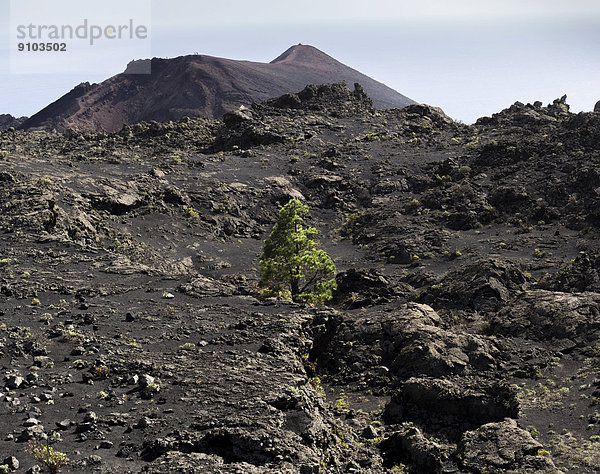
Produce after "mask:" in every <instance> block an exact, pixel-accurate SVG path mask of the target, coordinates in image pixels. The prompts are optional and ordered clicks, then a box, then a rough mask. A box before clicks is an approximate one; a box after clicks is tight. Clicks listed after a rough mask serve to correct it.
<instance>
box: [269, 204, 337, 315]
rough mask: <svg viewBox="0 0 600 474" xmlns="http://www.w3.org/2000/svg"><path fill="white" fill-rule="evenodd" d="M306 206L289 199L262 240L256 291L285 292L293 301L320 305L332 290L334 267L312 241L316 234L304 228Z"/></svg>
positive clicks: (315, 231)
mask: <svg viewBox="0 0 600 474" xmlns="http://www.w3.org/2000/svg"><path fill="white" fill-rule="evenodd" d="M307 213H308V206H306V205H305V204H302V203H301V202H300V201H299V200H298V199H291V200H290V201H289V202H288V203H287V204H286V205H285V206H283V207H282V208H281V210H280V211H279V219H278V221H277V223H276V224H275V226H274V227H273V231H272V232H271V235H270V236H269V238H268V239H267V240H266V242H265V245H264V247H263V252H262V255H261V258H260V268H261V279H260V282H259V287H260V288H266V289H267V290H268V292H269V293H272V294H276V293H279V292H286V291H289V293H290V294H291V297H292V300H293V301H296V302H309V303H321V304H322V303H324V302H325V301H327V300H329V299H331V292H332V291H333V290H334V289H335V288H336V283H335V273H336V269H335V264H334V263H333V260H331V257H330V256H329V255H327V253H326V252H325V251H324V250H320V249H317V245H318V243H317V242H316V241H315V240H314V237H315V236H316V235H317V233H318V231H317V229H315V228H314V227H305V226H304V221H303V219H302V218H303V216H305V215H306V214H307Z"/></svg>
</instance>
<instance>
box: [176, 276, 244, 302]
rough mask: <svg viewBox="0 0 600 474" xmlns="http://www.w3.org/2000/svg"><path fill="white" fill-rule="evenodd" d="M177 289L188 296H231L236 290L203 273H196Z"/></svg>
mask: <svg viewBox="0 0 600 474" xmlns="http://www.w3.org/2000/svg"><path fill="white" fill-rule="evenodd" d="M178 289H179V291H181V292H182V293H185V294H186V295H188V296H195V297H196V298H201V297H204V296H231V295H233V294H234V293H235V291H236V288H235V286H233V285H231V284H229V283H224V282H221V281H218V280H215V279H213V278H209V277H207V276H204V275H197V276H196V277H194V278H192V280H190V281H189V282H188V283H186V284H183V285H181V286H180V287H179V288H178Z"/></svg>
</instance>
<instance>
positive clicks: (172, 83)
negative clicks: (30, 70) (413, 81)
mask: <svg viewBox="0 0 600 474" xmlns="http://www.w3.org/2000/svg"><path fill="white" fill-rule="evenodd" d="M135 66H136V64H135V63H134V64H130V66H129V68H133V67H135ZM127 72H128V71H125V73H123V74H118V75H117V76H114V77H112V78H110V79H107V80H106V81H104V82H102V83H100V84H94V85H89V84H83V85H80V86H78V87H76V88H75V89H73V90H72V91H71V92H69V93H68V94H66V95H65V96H63V97H61V98H60V99H58V100H57V101H56V102H54V103H52V104H50V105H49V106H48V107H46V108H44V109H42V110H41V111H40V112H38V113H37V114H35V115H34V116H32V117H31V118H30V119H29V120H27V121H26V122H25V123H24V124H23V125H22V128H23V129H39V128H42V129H46V130H52V129H57V130H65V129H66V128H73V129H95V130H104V131H117V130H119V129H120V128H121V127H122V126H123V124H126V123H128V124H131V123H137V122H141V121H151V120H156V121H159V122H165V121H168V120H178V119H180V118H182V117H184V116H188V117H206V118H215V117H220V116H221V115H223V114H224V113H225V112H227V111H229V110H233V109H235V108H237V107H238V106H240V105H250V104H251V103H253V102H260V101H263V100H265V99H269V98H272V97H277V96H279V95H282V94H285V93H290V92H298V91H300V90H301V89H302V88H304V87H305V86H306V85H307V84H325V83H332V82H341V81H346V82H348V83H349V84H354V83H355V82H359V83H360V84H361V85H362V86H363V87H364V89H365V91H366V92H367V93H368V94H369V95H370V97H371V98H372V99H373V102H374V104H375V106H376V107H378V108H382V109H384V108H401V107H404V106H406V105H409V104H413V103H414V101H412V100H411V99H409V98H407V97H405V96H403V95H402V94H399V93H398V92H396V91H394V90H393V89H390V88H389V87H387V86H385V85H384V84H381V83H380V82H377V81H375V80H373V79H371V78H370V77H367V76H365V75H364V74H361V73H360V72H358V71H356V70H354V69H352V68H350V67H348V66H345V65H344V64H342V63H340V62H339V61H336V60H335V59H333V58H332V57H330V56H328V55H326V54H325V53H323V52H322V51H319V50H318V49H316V48H314V47H312V46H303V45H297V46H293V47H291V48H290V49H288V50H287V51H286V52H285V53H283V54H282V55H281V56H279V57H278V58H277V59H275V60H274V61H272V62H271V63H269V64H264V63H257V62H250V61H236V60H231V59H223V58H215V57H211V56H202V55H196V56H182V57H178V58H174V59H157V58H155V59H152V74H151V75H136V74H127Z"/></svg>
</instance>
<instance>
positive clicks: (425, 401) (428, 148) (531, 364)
mask: <svg viewBox="0 0 600 474" xmlns="http://www.w3.org/2000/svg"><path fill="white" fill-rule="evenodd" d="M599 144H600V114H598V113H585V114H584V113H582V114H577V115H576V114H572V113H569V111H568V106H567V105H566V104H565V103H564V102H563V101H556V102H555V103H554V104H551V105H550V106H548V107H542V106H541V104H534V105H524V104H519V103H517V104H515V105H514V106H512V107H510V108H509V109H506V110H504V111H502V112H500V113H499V114H496V115H494V116H493V117H490V118H486V119H482V120H480V121H478V123H477V124H475V125H473V126H465V125H462V124H458V123H455V122H453V121H452V120H450V119H449V118H448V117H447V116H445V115H444V114H443V113H442V112H441V111H440V110H439V109H435V108H433V107H429V106H425V105H410V106H407V107H405V108H403V109H400V110H398V109H396V110H387V111H376V110H375V109H374V108H373V107H372V104H371V102H370V100H369V99H368V97H366V96H365V95H364V93H363V92H362V91H361V89H360V88H357V89H355V90H354V91H350V90H348V89H347V88H345V87H343V86H341V85H333V86H327V85H325V86H310V87H307V88H306V89H305V90H303V91H302V92H300V93H298V94H292V95H286V96H283V97H281V98H277V99H273V100H269V101H267V102H266V103H263V104H260V105H255V106H253V107H252V108H251V109H246V110H243V109H242V110H238V111H236V112H234V113H229V114H226V115H225V116H224V117H223V118H222V119H221V120H213V121H211V120H206V119H196V120H190V119H184V120H181V121H178V122H169V123H164V124H160V123H141V124H136V125H132V126H125V127H123V129H122V130H121V131H120V132H119V133H110V134H103V133H97V132H89V131H85V132H69V133H65V134H51V133H47V132H23V131H15V130H8V131H0V370H1V371H2V377H0V388H1V390H0V466H2V465H6V467H4V468H0V470H3V471H5V472H6V471H9V472H12V471H15V472H39V471H37V470H31V471H28V469H30V468H31V467H32V466H33V465H34V464H35V463H36V462H37V463H38V464H39V461H36V460H35V459H34V458H33V457H32V456H31V455H30V454H28V453H27V451H26V447H27V442H28V441H29V440H31V439H35V438H37V439H39V440H41V443H43V444H44V445H45V444H46V443H48V444H50V445H51V446H52V447H53V448H54V449H56V450H58V451H59V452H62V453H65V454H66V455H67V456H68V458H69V460H70V461H69V465H68V466H66V467H64V468H63V472H74V473H83V472H85V473H88V472H91V473H103V474H105V473H119V474H124V473H134V472H135V473H138V472H139V473H156V474H163V473H170V472H174V473H175V472H176V473H185V474H192V473H193V474H195V473H244V474H246V473H250V474H263V473H272V474H275V473H277V474H280V473H289V474H292V473H293V474H298V473H300V474H305V473H313V474H314V473H318V474H342V473H343V474H346V473H357V474H358V473H374V474H383V473H386V474H387V473H390V474H391V473H411V474H423V473H427V474H429V473H447V474H450V473H460V474H481V473H484V472H485V473H488V474H492V473H493V474H503V473H507V472H513V473H557V474H558V473H559V472H572V473H575V472H577V473H581V472H585V473H593V472H598V471H599V469H600V449H599V448H600V413H599V412H600V377H598V375H599V374H600V350H599V344H600V278H599V276H600V249H599V247H600V238H599V230H600V146H599ZM290 197H296V198H301V199H303V200H305V201H306V202H307V203H309V204H310V214H311V217H310V220H309V222H310V224H311V225H314V226H315V227H317V228H318V229H319V231H320V235H319V238H320V240H321V245H322V247H323V248H324V249H325V250H326V251H327V252H328V253H329V254H330V255H331V256H332V258H333V259H334V261H335V263H336V265H337V268H338V272H339V274H338V275H337V281H338V286H339V288H338V291H337V292H336V294H335V298H334V300H333V301H332V302H331V305H330V306H329V307H311V306H302V305H299V304H293V303H290V302H288V301H285V300H282V299H266V300H265V299H260V298H259V293H258V291H257V289H256V285H257V282H258V278H259V275H258V257H259V253H260V249H261V246H262V243H263V242H264V239H265V238H266V237H267V236H268V234H269V232H270V230H271V229H272V226H273V223H274V222H275V220H276V218H277V211H278V209H279V208H280V206H281V204H283V203H285V202H287V201H288V200H289V198H290ZM12 457H14V458H15V459H13V458H12ZM15 460H16V462H15ZM16 463H19V465H20V467H18V468H15V466H16Z"/></svg>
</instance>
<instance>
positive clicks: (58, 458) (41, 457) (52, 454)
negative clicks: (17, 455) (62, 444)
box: [25, 441, 69, 473]
mask: <svg viewBox="0 0 600 474" xmlns="http://www.w3.org/2000/svg"><path fill="white" fill-rule="evenodd" d="M25 451H26V452H27V453H28V454H30V455H31V456H33V457H34V458H35V460H36V461H38V462H40V463H42V464H43V465H44V466H46V469H48V472H50V473H56V472H58V471H60V468H61V467H63V466H66V465H67V464H68V463H69V458H68V457H67V455H66V454H65V453H61V452H60V451H57V450H56V449H54V448H53V447H52V446H48V445H45V444H42V443H40V442H39V441H30V442H29V445H28V446H27V448H26V449H25Z"/></svg>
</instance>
